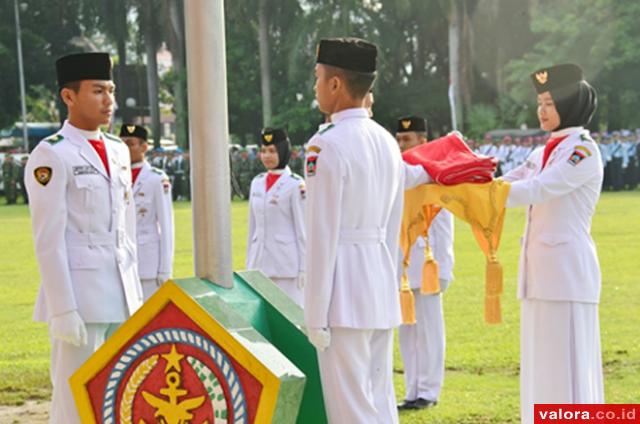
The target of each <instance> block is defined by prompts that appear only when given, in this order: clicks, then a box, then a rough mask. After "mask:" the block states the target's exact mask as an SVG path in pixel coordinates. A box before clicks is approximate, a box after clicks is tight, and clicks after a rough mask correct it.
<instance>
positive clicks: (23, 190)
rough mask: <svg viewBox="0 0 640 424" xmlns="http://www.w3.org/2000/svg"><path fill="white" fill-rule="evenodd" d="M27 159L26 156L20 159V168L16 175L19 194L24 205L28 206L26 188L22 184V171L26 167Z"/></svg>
mask: <svg viewBox="0 0 640 424" xmlns="http://www.w3.org/2000/svg"><path fill="white" fill-rule="evenodd" d="M27 159H29V157H28V156H23V157H22V159H20V168H19V173H18V184H19V185H20V194H21V195H22V198H23V199H24V204H25V205H28V204H29V195H28V194H27V186H26V185H25V184H24V170H25V168H26V167H27Z"/></svg>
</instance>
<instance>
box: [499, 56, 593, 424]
mask: <svg viewBox="0 0 640 424" xmlns="http://www.w3.org/2000/svg"><path fill="white" fill-rule="evenodd" d="M531 77H532V79H533V83H534V86H535V88H536V91H537V92H538V119H539V120H540V126H541V128H542V129H543V130H545V131H551V136H550V138H549V140H548V141H547V144H546V145H545V147H544V148H539V149H536V150H535V151H534V152H533V153H532V154H531V155H530V156H529V158H528V159H527V161H526V162H525V163H524V164H522V165H521V166H520V167H518V168H516V169H514V170H513V171H511V172H510V173H509V174H507V175H505V176H504V179H505V180H507V181H511V190H510V192H509V197H508V200H507V207H516V206H525V207H527V222H526V227H525V234H524V237H523V240H522V252H521V256H520V271H519V273H518V274H519V282H518V297H519V298H520V300H521V323H520V326H521V333H520V357H521V358H520V402H521V417H522V422H523V423H533V422H534V415H533V409H534V404H536V403H603V402H604V390H603V377H602V355H601V351H600V324H599V320H598V302H599V300H600V287H601V276H600V266H599V264H598V255H597V252H596V246H595V243H594V242H593V239H592V238H591V234H590V232H591V219H592V217H593V214H594V213H595V207H596V203H597V202H598V198H599V196H600V189H601V186H602V175H603V170H602V162H601V159H600V151H599V150H598V147H597V146H596V143H595V142H594V141H593V140H592V139H591V136H590V135H589V131H587V130H585V129H584V126H586V125H587V124H588V123H589V121H590V120H591V118H592V116H593V114H594V112H595V109H596V104H597V100H596V92H595V90H594V89H593V88H592V87H591V86H590V85H589V84H588V83H587V82H586V81H585V80H584V77H583V75H582V70H581V69H580V68H579V67H578V66H577V65H572V64H566V65H558V66H554V67H551V68H546V69H541V70H540V71H537V72H535V73H533V74H532V75H531Z"/></svg>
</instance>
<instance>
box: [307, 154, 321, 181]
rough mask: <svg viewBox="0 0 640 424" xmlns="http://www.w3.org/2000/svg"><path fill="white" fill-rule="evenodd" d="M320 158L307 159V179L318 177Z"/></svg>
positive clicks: (311, 157)
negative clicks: (317, 170)
mask: <svg viewBox="0 0 640 424" xmlns="http://www.w3.org/2000/svg"><path fill="white" fill-rule="evenodd" d="M317 162H318V156H310V157H308V158H307V166H306V170H307V177H313V176H314V175H316V169H317V168H318V164H317Z"/></svg>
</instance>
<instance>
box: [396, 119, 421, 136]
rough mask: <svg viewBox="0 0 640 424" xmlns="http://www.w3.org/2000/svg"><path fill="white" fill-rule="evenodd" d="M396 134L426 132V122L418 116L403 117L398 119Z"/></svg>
mask: <svg viewBox="0 0 640 424" xmlns="http://www.w3.org/2000/svg"><path fill="white" fill-rule="evenodd" d="M396 132H398V133H402V132H427V120H426V119H424V118H421V117H419V116H413V115H412V116H403V117H402V118H399V119H398V129H397V131H396Z"/></svg>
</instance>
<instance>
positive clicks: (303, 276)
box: [298, 271, 307, 290]
mask: <svg viewBox="0 0 640 424" xmlns="http://www.w3.org/2000/svg"><path fill="white" fill-rule="evenodd" d="M305 284H307V273H306V272H304V271H300V273H299V274H298V288H299V289H300V290H302V289H304V286H305Z"/></svg>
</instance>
